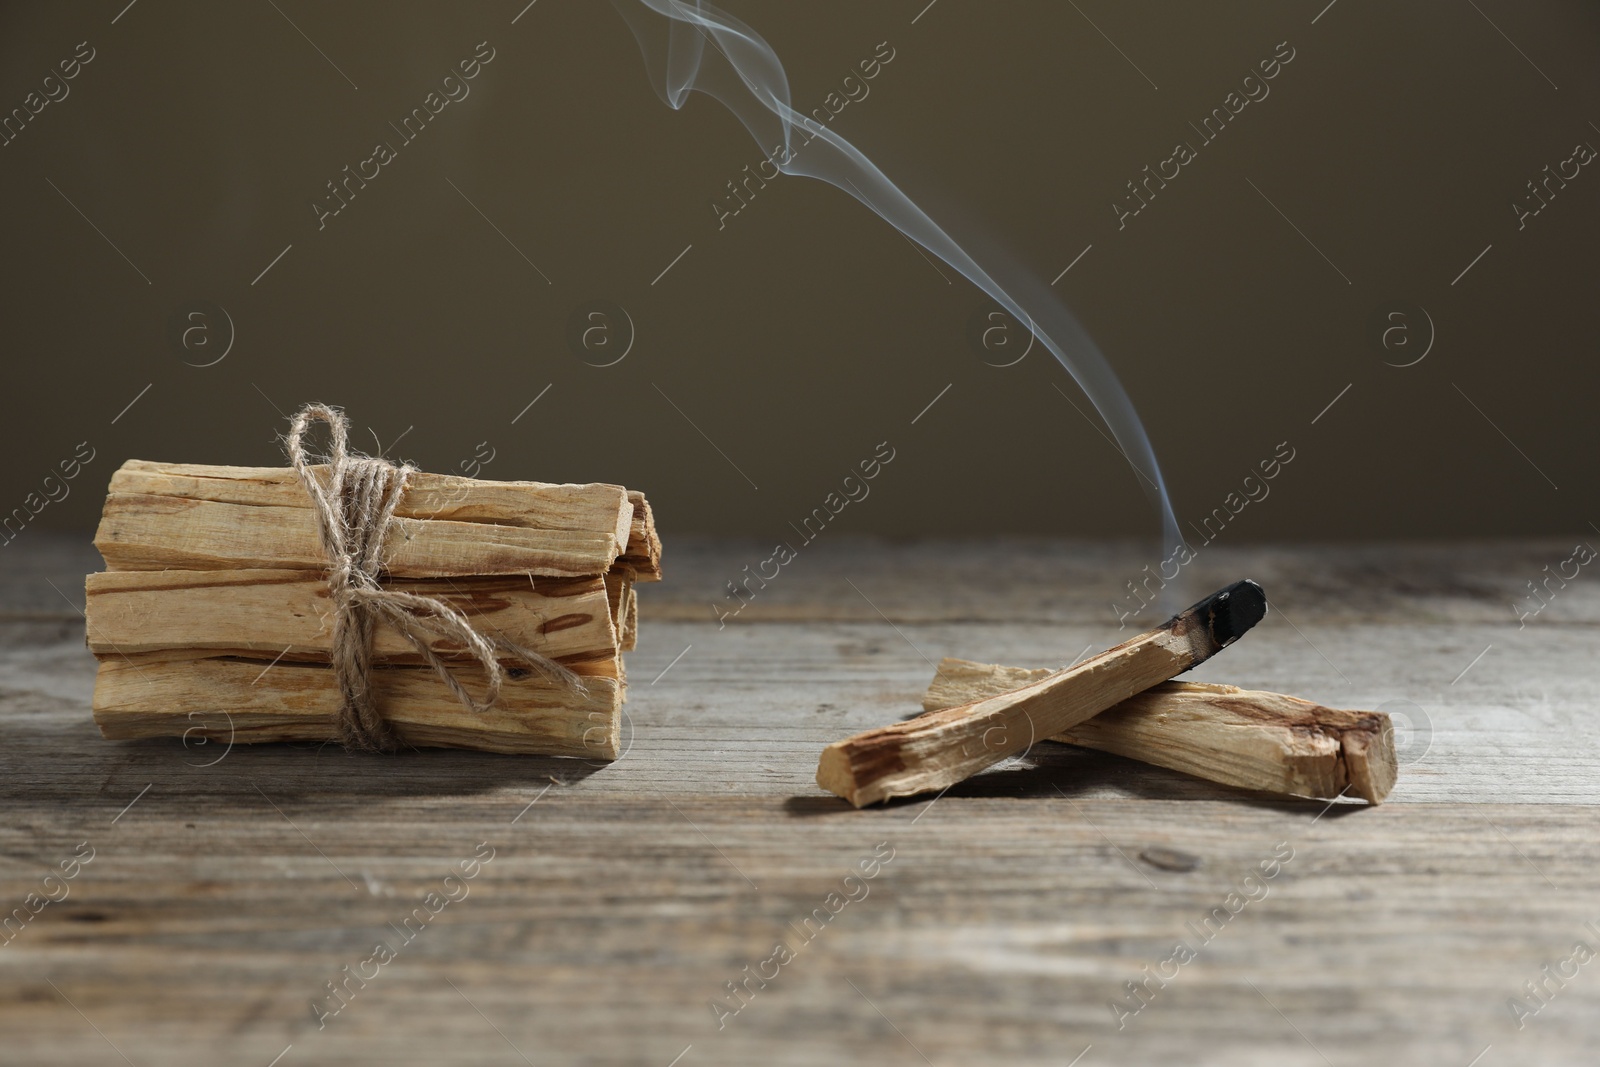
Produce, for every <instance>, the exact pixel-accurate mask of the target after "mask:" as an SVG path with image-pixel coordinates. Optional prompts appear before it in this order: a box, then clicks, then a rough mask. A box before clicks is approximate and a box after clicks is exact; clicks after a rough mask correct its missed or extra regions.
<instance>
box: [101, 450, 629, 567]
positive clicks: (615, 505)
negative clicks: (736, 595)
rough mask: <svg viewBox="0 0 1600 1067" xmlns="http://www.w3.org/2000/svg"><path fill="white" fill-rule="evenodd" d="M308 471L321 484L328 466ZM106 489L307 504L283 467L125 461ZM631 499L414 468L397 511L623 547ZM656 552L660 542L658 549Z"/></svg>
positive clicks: (583, 488)
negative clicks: (604, 539) (581, 536)
mask: <svg viewBox="0 0 1600 1067" xmlns="http://www.w3.org/2000/svg"><path fill="white" fill-rule="evenodd" d="M311 469H312V470H313V471H315V472H316V474H317V476H318V477H319V478H321V479H323V480H324V482H326V479H327V476H328V468H327V467H326V466H314V467H312V468H311ZM110 491H111V492H112V493H126V494H129V495H133V496H170V497H179V498H182V499H186V500H211V501H215V502H217V503H220V504H249V505H251V506H253V507H287V508H309V507H311V498H310V497H309V496H307V495H306V490H305V486H303V485H301V484H300V478H299V476H298V475H297V474H295V472H294V471H293V470H292V469H290V468H287V467H223V466H214V465H211V464H206V463H152V462H150V461H148V460H142V459H130V460H128V461H127V462H126V463H124V464H123V465H122V466H121V467H120V468H119V469H118V470H117V472H116V473H115V474H113V475H112V476H111V488H110ZM631 497H637V498H638V499H639V500H640V501H641V502H642V501H643V499H644V497H643V494H638V493H632V494H630V493H629V492H628V490H626V489H624V488H622V486H620V485H604V484H588V485H570V484H569V485H555V484H550V483H547V482H491V481H482V480H479V479H477V478H463V477H459V476H457V475H453V474H431V473H429V472H428V471H412V472H411V474H410V475H409V476H408V477H407V478H406V491H405V494H404V495H403V496H402V497H401V498H400V502H399V503H398V504H397V505H396V507H395V514H396V515H398V516H400V517H401V518H406V519H451V520H453V521H456V522H482V523H489V524H490V525H494V526H524V527H529V528H533V529H540V530H568V531H577V532H583V533H610V534H611V535H612V537H613V538H614V539H615V540H616V543H617V544H618V545H626V544H627V543H628V541H629V539H630V535H631V533H632V530H633V526H634V522H633V520H634V514H633V512H634V505H633V501H632V499H630V498H631ZM643 532H644V531H643V530H641V534H643ZM652 532H653V531H652ZM659 551H660V548H659V543H658V546H657V553H658V554H659Z"/></svg>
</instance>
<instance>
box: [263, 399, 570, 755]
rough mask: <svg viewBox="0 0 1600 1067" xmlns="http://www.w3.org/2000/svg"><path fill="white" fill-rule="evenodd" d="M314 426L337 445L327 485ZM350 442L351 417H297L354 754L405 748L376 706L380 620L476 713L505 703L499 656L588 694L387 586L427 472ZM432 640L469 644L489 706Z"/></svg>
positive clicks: (551, 667) (450, 611)
mask: <svg viewBox="0 0 1600 1067" xmlns="http://www.w3.org/2000/svg"><path fill="white" fill-rule="evenodd" d="M313 422H324V423H327V425H328V429H329V433H330V437H331V438H332V440H331V442H330V448H331V453H330V455H329V457H328V465H327V466H328V484H327V485H326V486H325V485H323V484H322V482H321V480H320V479H319V478H318V477H317V472H316V471H315V470H313V469H312V462H311V460H310V459H308V457H307V455H306V451H305V448H304V445H303V439H304V438H305V435H306V431H307V430H308V429H309V428H310V426H311V424H312V423H313ZM348 440H349V422H348V421H347V420H346V419H345V415H344V412H342V411H340V410H338V409H337V408H330V407H327V406H326V405H323V404H307V405H306V406H305V407H304V408H302V409H301V410H300V411H299V412H298V413H296V415H295V417H294V420H293V423H292V424H291V427H290V430H289V441H288V451H289V462H290V463H291V464H293V466H294V469H295V473H296V474H298V475H299V476H300V483H301V484H302V485H304V486H305V489H306V492H307V493H309V494H310V496H311V500H312V503H313V504H314V505H315V510H316V512H317V525H318V528H319V531H320V533H321V538H322V547H323V550H324V551H326V552H327V554H328V591H329V592H330V593H331V594H332V596H333V606H334V618H333V651H332V663H333V674H334V678H335V679H336V680H337V682H338V686H339V711H338V713H337V715H336V719H335V724H336V726H337V727H338V732H339V740H340V741H341V742H343V743H344V746H345V747H346V748H348V749H357V750H361V751H365V752H389V751H393V750H394V749H395V748H397V747H398V743H397V740H396V738H395V734H394V731H393V729H392V728H391V727H390V726H389V723H388V722H387V720H385V719H384V717H383V716H382V715H381V714H380V713H379V711H378V709H377V707H376V703H375V701H374V699H373V685H372V638H373V632H374V628H375V626H376V624H377V623H378V622H379V621H380V620H381V621H382V622H384V623H387V624H388V625H389V626H391V627H393V628H394V630H395V631H396V632H398V633H399V634H400V636H402V637H404V638H405V639H406V640H407V641H409V642H411V644H412V646H413V647H414V648H415V649H416V650H417V652H418V653H419V654H420V655H421V656H422V658H423V659H424V660H426V661H427V663H428V665H429V666H430V667H432V668H433V670H434V672H435V673H436V674H438V676H439V678H440V680H441V681H443V682H444V684H445V685H447V686H449V687H450V691H451V692H452V693H454V694H455V696H456V699H457V700H459V701H461V703H462V705H463V706H464V707H466V708H467V710H469V711H473V712H484V711H488V710H489V709H490V708H492V707H494V705H495V702H496V701H497V700H499V699H500V686H501V683H502V681H503V680H504V675H503V673H502V671H501V668H500V662H499V660H498V659H497V658H496V654H495V652H496V649H498V650H499V651H500V652H501V653H503V654H505V655H507V656H508V658H511V659H515V660H519V661H521V662H523V663H526V664H527V665H528V666H530V667H533V668H535V669H536V670H539V671H542V672H544V673H545V674H547V675H549V676H550V677H552V678H553V679H555V680H557V681H559V682H562V683H565V684H566V685H568V686H570V687H571V688H573V689H574V690H576V691H577V692H579V693H583V692H586V690H585V689H584V685H583V682H582V680H581V679H579V678H578V676H577V675H575V674H573V673H572V671H570V670H568V669H567V668H566V667H563V666H562V665H561V664H559V663H555V662H553V661H552V660H550V659H547V658H546V657H544V656H541V655H540V654H539V653H537V652H534V651H532V650H531V649H527V648H523V647H522V646H521V645H518V644H514V643H512V642H510V641H507V640H505V639H504V638H502V637H499V636H498V635H494V636H485V635H484V634H482V633H479V632H478V631H477V630H476V629H474V628H473V626H472V624H471V623H469V622H468V621H467V619H466V616H464V615H462V614H461V612H459V611H457V610H456V609H455V608H453V607H451V606H450V605H449V604H446V603H445V602H444V601H442V600H437V599H435V598H433V597H427V596H420V595H418V594H416V593H407V592H403V591H401V590H398V589H385V588H383V587H382V586H380V585H379V584H378V573H379V571H380V570H381V568H382V566H383V546H384V543H385V540H386V538H387V536H388V533H389V524H390V523H391V521H393V519H394V512H395V507H396V506H397V505H398V504H399V503H400V497H401V494H403V493H404V492H405V489H406V480H407V478H409V477H410V475H411V473H412V472H413V471H415V470H416V469H417V468H415V467H413V466H411V465H410V464H409V463H407V464H402V465H401V466H398V467H397V466H395V465H394V464H393V463H390V462H389V461H388V460H386V459H382V458H379V457H375V456H364V455H361V454H360V453H353V454H352V453H350V452H349V451H348V448H347V446H348ZM430 638H444V639H446V640H449V641H455V642H459V643H460V644H461V646H462V647H463V649H464V650H465V651H466V652H467V653H468V654H469V655H470V656H471V657H472V658H473V659H476V660H477V661H478V663H479V665H480V666H482V668H483V673H484V675H485V677H486V678H487V680H488V689H487V691H486V692H485V694H484V698H483V699H482V700H478V699H476V698H475V697H473V695H472V694H471V693H469V692H468V691H467V689H466V687H465V686H463V685H462V684H461V683H460V682H459V681H457V680H456V677H455V675H453V674H452V673H451V672H450V668H449V666H448V665H447V664H446V662H445V660H444V658H443V657H441V656H440V655H439V654H438V653H437V652H436V651H434V649H433V648H432V647H431V646H430V643H429V639H430Z"/></svg>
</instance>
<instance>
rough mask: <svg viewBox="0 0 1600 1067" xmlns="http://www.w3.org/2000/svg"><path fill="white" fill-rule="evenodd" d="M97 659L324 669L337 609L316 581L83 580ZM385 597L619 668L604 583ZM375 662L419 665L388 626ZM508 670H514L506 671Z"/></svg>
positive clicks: (319, 578) (445, 584)
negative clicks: (301, 664) (418, 599)
mask: <svg viewBox="0 0 1600 1067" xmlns="http://www.w3.org/2000/svg"><path fill="white" fill-rule="evenodd" d="M85 587H86V591H87V599H86V602H85V615H86V616H87V618H88V627H87V629H88V639H89V651H91V652H93V653H95V654H96V655H110V654H120V655H132V654H135V653H143V652H158V651H162V650H171V649H183V650H188V649H195V650H201V651H204V652H206V653H207V654H209V655H212V656H219V655H237V656H250V655H251V654H265V655H266V656H267V657H268V658H269V659H270V658H273V657H281V658H283V659H284V660H287V661H293V660H305V661H310V662H320V663H327V662H328V657H329V655H330V653H331V651H332V648H333V621H334V616H335V611H334V608H333V604H332V599H331V597H330V595H329V592H328V580H327V577H326V575H324V574H322V573H321V572H317V571H291V570H276V569H265V570H254V569H240V570H225V571H106V572H103V573H100V574H91V575H89V577H88V579H87V581H86V582H85ZM387 588H390V589H399V590H403V591H405V592H410V593H417V594H420V595H422V596H429V597H434V598H436V599H438V600H441V601H443V602H444V603H446V604H448V605H450V606H451V607H453V608H455V609H456V610H458V611H460V612H462V613H463V614H464V615H465V616H466V617H467V619H468V621H469V622H471V623H472V624H473V625H474V626H475V627H477V628H478V629H480V630H481V631H483V632H484V633H485V634H487V635H489V636H491V637H499V638H503V639H505V640H507V641H510V642H512V643H514V644H518V645H521V646H523V647H524V648H528V649H531V650H532V651H534V652H537V653H539V654H540V655H542V656H548V657H549V658H551V659H554V660H558V661H568V660H573V661H575V662H573V663H571V664H569V665H571V666H572V667H573V668H574V669H575V670H578V671H579V672H580V673H585V672H584V670H583V667H582V666H581V665H580V663H578V662H576V661H581V660H585V659H593V658H596V657H599V658H610V657H611V656H612V655H613V654H614V653H615V652H616V650H617V647H618V641H619V636H620V635H619V632H618V629H617V627H616V625H615V624H614V623H613V621H612V620H613V615H612V610H611V606H610V603H609V598H608V596H607V591H606V582H604V581H602V580H601V579H599V578H530V577H529V576H527V575H521V574H518V575H513V576H508V577H490V578H452V579H435V580H427V581H391V582H389V583H387ZM429 647H431V648H433V649H434V650H435V651H438V652H441V653H445V654H449V653H454V652H460V651H462V648H461V645H460V643H459V642H456V641H450V640H446V639H444V638H441V637H438V636H437V635H434V636H433V637H432V638H431V639H430V640H429ZM373 662H374V663H376V664H392V663H409V664H420V663H421V662H422V657H421V655H420V654H419V653H418V652H417V650H416V649H415V648H413V647H412V645H411V643H410V642H409V641H407V640H406V639H405V638H403V637H401V635H400V634H399V633H398V632H396V631H395V630H393V629H392V628H390V627H389V626H387V625H385V624H383V623H382V622H381V621H380V622H379V624H378V626H377V628H376V630H375V632H374V635H373ZM508 662H509V661H508Z"/></svg>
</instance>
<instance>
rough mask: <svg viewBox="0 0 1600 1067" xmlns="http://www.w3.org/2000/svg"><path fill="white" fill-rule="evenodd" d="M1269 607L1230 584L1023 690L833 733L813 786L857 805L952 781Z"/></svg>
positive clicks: (1168, 672)
mask: <svg viewBox="0 0 1600 1067" xmlns="http://www.w3.org/2000/svg"><path fill="white" fill-rule="evenodd" d="M1266 612H1267V598H1266V594H1265V593H1263V592H1262V591H1261V587H1260V586H1259V585H1257V584H1256V583H1255V582H1252V581H1250V580H1248V579H1246V580H1245V581H1241V582H1235V583H1234V584H1233V585H1230V586H1228V587H1227V588H1226V589H1223V590H1221V591H1219V592H1216V593H1213V594H1212V595H1210V596H1208V597H1206V598H1205V599H1204V600H1202V601H1200V602H1199V603H1198V604H1195V605H1194V606H1193V607H1191V608H1189V609H1187V610H1186V611H1181V612H1179V613H1178V614H1177V615H1174V616H1173V617H1172V618H1171V619H1169V620H1168V621H1167V622H1166V623H1165V624H1163V625H1161V626H1158V627H1157V628H1155V629H1154V630H1151V631H1149V632H1148V633H1142V634H1140V635H1138V636H1137V637H1134V638H1130V639H1129V640H1127V641H1124V642H1123V643H1122V644H1120V645H1117V646H1116V647H1115V648H1111V649H1107V650H1106V651H1104V652H1102V653H1100V654H1099V655H1097V656H1091V657H1090V658H1089V659H1087V660H1084V661H1083V662H1082V663H1079V664H1077V665H1075V666H1073V667H1068V668H1067V669H1065V670H1061V671H1056V672H1054V673H1053V674H1050V675H1049V676H1047V677H1045V678H1043V679H1041V680H1039V681H1037V682H1034V683H1032V684H1030V685H1026V686H1024V687H1022V688H1021V689H1017V690H1015V691H1013V692H1009V693H1003V694H1000V695H998V696H992V697H987V698H985V699H982V700H976V701H973V702H972V703H970V704H963V705H961V706H959V707H954V708H946V709H944V710H941V711H932V712H926V713H924V714H922V715H919V716H917V717H916V718H914V719H910V720H907V721H905V722H898V723H894V724H893V725H890V726H883V727H879V728H878V729H876V730H868V731H867V732H866V733H862V734H857V735H856V736H854V737H850V738H846V739H845V740H843V741H836V742H834V743H833V744H831V745H829V746H828V747H827V748H825V749H823V750H822V758H821V760H820V761H818V763H817V784H818V785H820V786H821V787H822V788H824V789H826V790H828V791H829V792H830V793H834V794H837V795H838V796H841V797H843V798H844V799H846V800H848V801H849V802H850V803H852V804H854V805H855V806H856V807H858V808H859V807H864V806H865V805H867V804H872V803H875V802H877V801H880V800H887V799H889V798H890V797H903V796H913V795H915V794H917V793H926V792H931V791H933V790H937V789H943V788H945V787H947V786H951V785H954V784H955V783H957V782H959V781H962V780H964V779H966V778H970V777H971V776H972V775H974V774H977V773H978V772H979V771H981V770H984V769H985V768H987V767H992V766H993V765H995V764H996V763H999V762H1000V761H1001V760H1004V759H1007V758H1008V757H1011V756H1015V755H1017V754H1018V753H1021V752H1025V751H1027V749H1028V748H1029V746H1031V745H1032V744H1033V743H1034V742H1035V741H1038V740H1044V739H1045V738H1047V737H1053V736H1055V735H1056V734H1059V733H1061V732H1062V731H1064V730H1068V729H1070V728H1071V727H1073V726H1076V725H1078V724H1079V723H1081V722H1083V721H1084V720H1086V719H1090V718H1093V717H1094V716H1095V715H1098V714H1099V713H1100V712H1102V711H1105V710H1106V709H1107V708H1109V707H1111V706H1112V705H1114V704H1117V703H1119V702H1121V701H1123V700H1126V699H1127V698H1129V697H1131V696H1133V695H1134V694H1135V693H1141V692H1143V691H1144V690H1146V689H1148V688H1150V687H1151V686H1153V685H1157V684H1159V683H1161V682H1165V681H1167V680H1168V679H1170V678H1173V677H1176V676H1177V675H1179V674H1182V673H1183V672H1184V671H1187V670H1189V669H1190V668H1192V667H1195V666H1197V665H1199V664H1201V663H1204V662H1205V661H1206V660H1208V659H1210V658H1211V657H1212V656H1214V655H1216V654H1217V653H1218V652H1220V651H1221V650H1222V649H1224V648H1226V647H1227V646H1228V645H1230V644H1232V643H1233V642H1234V641H1235V640H1237V639H1238V638H1239V636H1240V635H1241V634H1243V633H1244V632H1245V631H1246V630H1248V629H1250V627H1252V626H1254V625H1255V624H1256V623H1258V622H1260V621H1261V619H1262V617H1263V616H1264V615H1266Z"/></svg>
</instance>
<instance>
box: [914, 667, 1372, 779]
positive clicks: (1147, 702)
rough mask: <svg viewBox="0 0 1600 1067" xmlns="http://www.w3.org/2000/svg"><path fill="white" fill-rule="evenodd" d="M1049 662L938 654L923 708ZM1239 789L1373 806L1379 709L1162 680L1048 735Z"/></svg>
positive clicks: (957, 699)
mask: <svg viewBox="0 0 1600 1067" xmlns="http://www.w3.org/2000/svg"><path fill="white" fill-rule="evenodd" d="M1051 673H1053V672H1051V671H1050V670H1047V669H1046V670H1029V669H1027V668H1025V667H1004V666H1000V665H998V664H992V663H973V662H971V661H968V660H963V659H945V660H942V661H940V663H939V671H938V673H937V674H936V675H935V676H934V679H933V683H932V684H931V685H929V686H928V692H927V694H926V695H925V696H924V697H923V698H922V706H923V708H925V709H926V710H928V711H937V710H939V709H941V708H948V707H955V706H957V705H961V704H968V703H971V702H972V701H975V700H983V699H986V698H988V697H992V696H997V695H999V694H1001V693H1006V692H1010V691H1011V690H1015V689H1020V688H1022V687H1023V686H1026V685H1031V684H1033V683H1034V682H1037V681H1039V680H1040V679H1042V678H1046V677H1048V676H1049V675H1050V674H1051ZM1050 740H1052V741H1064V742H1067V743H1069V744H1074V745H1081V746H1083V747H1085V748H1093V749H1099V750H1100V751H1102V752H1111V753H1115V754H1116V755H1119V756H1126V757H1128V758H1129V759H1136V760H1141V761H1143V762H1145V763H1153V764H1155V765H1156V766H1158V767H1168V768H1170V769H1172V770H1175V771H1182V772H1184V773H1185V774H1192V775H1194V776H1196V777H1197V778H1206V779H1209V780H1210V781H1213V782H1221V783H1223V784H1224V785H1233V786H1239V787H1240V788H1242V789H1258V790H1262V791H1264V792H1269V793H1286V794H1292V795H1295V796H1307V797H1335V796H1339V795H1340V794H1342V793H1346V792H1348V793H1349V794H1350V795H1351V796H1356V797H1360V798H1361V799H1363V800H1365V801H1367V802H1368V803H1369V804H1380V803H1382V802H1383V799H1384V798H1385V797H1386V796H1388V795H1389V790H1391V789H1392V788H1394V783H1395V778H1396V776H1397V774H1398V762H1397V760H1396V757H1395V749H1394V728H1393V726H1392V724H1391V723H1390V721H1389V716H1387V715H1384V714H1383V713H1382V712H1376V711H1344V710H1340V709H1337V708H1328V707H1323V706H1322V705H1320V704H1313V703H1311V702H1310V701H1307V700H1301V699H1299V698H1297V697H1291V696H1285V695H1283V694H1282V693H1268V692H1261V691H1258V690H1249V689H1240V688H1238V687H1237V686H1231V685H1210V684H1206V683H1202V682H1163V683H1161V684H1160V685H1157V686H1152V687H1151V688H1149V689H1146V690H1145V691H1144V692H1142V693H1139V694H1137V695H1135V696H1132V697H1129V698H1128V699H1127V700H1124V701H1123V702H1122V703H1120V704H1118V705H1116V706H1115V707H1113V708H1110V709H1108V710H1106V711H1103V712H1101V713H1100V714H1099V715H1096V716H1095V717H1094V718H1092V719H1089V720H1088V721H1087V722H1081V723H1079V724H1078V725H1076V726H1073V727H1071V728H1069V729H1067V730H1064V731H1062V732H1061V733H1058V734H1056V735H1055V736H1053V737H1051V738H1050Z"/></svg>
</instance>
